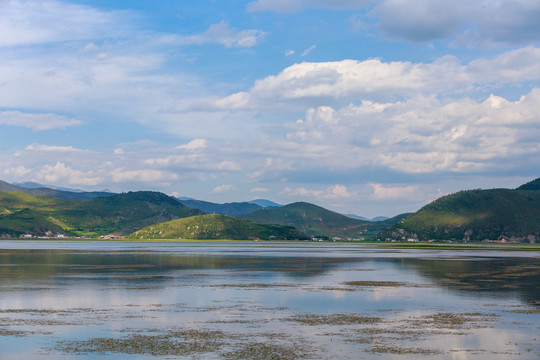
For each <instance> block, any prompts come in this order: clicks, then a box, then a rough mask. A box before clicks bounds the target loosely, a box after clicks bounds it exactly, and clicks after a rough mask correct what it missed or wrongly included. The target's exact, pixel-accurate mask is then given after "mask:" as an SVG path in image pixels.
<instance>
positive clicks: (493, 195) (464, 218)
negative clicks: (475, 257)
mask: <svg viewBox="0 0 540 360" xmlns="http://www.w3.org/2000/svg"><path fill="white" fill-rule="evenodd" d="M528 184H530V185H531V186H529V185H528ZM528 184H526V185H528V186H525V185H524V186H522V187H520V188H518V189H519V190H517V189H516V190H510V189H491V190H468V191H461V192H458V193H456V194H452V195H448V196H444V197H442V198H440V199H437V200H435V201H434V202H432V203H431V204H428V205H426V206H424V207H423V208H422V209H420V210H419V211H418V212H416V213H415V214H413V215H411V216H410V217H408V218H406V219H404V220H403V221H401V222H399V223H398V224H397V225H395V226H393V227H391V228H390V229H388V230H386V231H383V232H382V233H380V234H379V236H378V237H379V238H381V239H386V238H391V239H398V240H402V239H407V238H418V239H420V240H428V239H438V240H459V241H482V240H486V239H487V240H498V239H503V238H504V239H507V240H510V241H538V240H540V191H538V190H526V189H528V188H531V187H534V186H535V184H538V179H537V180H535V181H534V182H531V183H528Z"/></svg>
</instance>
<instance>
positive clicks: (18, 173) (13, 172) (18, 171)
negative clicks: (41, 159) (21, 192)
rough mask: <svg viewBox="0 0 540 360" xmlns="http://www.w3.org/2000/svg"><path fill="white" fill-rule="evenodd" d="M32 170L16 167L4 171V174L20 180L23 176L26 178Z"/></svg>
mask: <svg viewBox="0 0 540 360" xmlns="http://www.w3.org/2000/svg"><path fill="white" fill-rule="evenodd" d="M31 171H32V170H30V169H27V168H25V167H24V166H22V165H20V166H17V167H12V168H8V169H5V170H4V174H5V175H7V176H13V177H15V178H22V177H23V176H26V175H27V174H29V173H30V172H31Z"/></svg>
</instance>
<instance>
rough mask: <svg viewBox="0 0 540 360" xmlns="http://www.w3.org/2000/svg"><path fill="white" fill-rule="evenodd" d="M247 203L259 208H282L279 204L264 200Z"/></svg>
mask: <svg viewBox="0 0 540 360" xmlns="http://www.w3.org/2000/svg"><path fill="white" fill-rule="evenodd" d="M248 203H250V204H255V205H259V206H260V207H263V208H269V207H282V206H283V205H281V204H278V203H276V202H273V201H270V200H266V199H255V200H251V201H248Z"/></svg>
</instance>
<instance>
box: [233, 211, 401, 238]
mask: <svg viewBox="0 0 540 360" xmlns="http://www.w3.org/2000/svg"><path fill="white" fill-rule="evenodd" d="M408 215H410V214H402V215H398V216H396V217H394V218H391V219H386V220H384V221H379V222H372V221H367V220H358V219H353V218H350V217H348V216H345V215H342V214H338V213H336V212H334V211H330V210H327V209H325V208H322V207H320V206H317V205H313V204H310V203H306V202H296V203H292V204H289V205H285V206H283V207H280V208H268V209H262V210H258V211H255V212H252V213H249V214H245V215H241V216H240V218H242V219H247V220H251V221H257V222H261V223H265V224H279V225H284V226H293V227H295V228H297V229H298V230H301V231H303V232H305V233H306V234H307V235H312V236H317V237H321V236H322V237H340V238H353V239H366V240H367V239H369V238H371V237H373V236H374V235H376V234H377V233H378V232H379V231H380V230H384V229H386V228H388V227H390V226H392V225H394V224H395V223H397V222H398V221H400V220H402V219H403V218H405V217H407V216H408Z"/></svg>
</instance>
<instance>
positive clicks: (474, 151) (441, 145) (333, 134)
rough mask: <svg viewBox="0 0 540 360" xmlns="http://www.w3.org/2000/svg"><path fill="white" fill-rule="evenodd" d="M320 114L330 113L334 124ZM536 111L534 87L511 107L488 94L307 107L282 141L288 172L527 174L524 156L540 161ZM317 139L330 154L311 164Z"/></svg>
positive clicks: (539, 107)
mask: <svg viewBox="0 0 540 360" xmlns="http://www.w3.org/2000/svg"><path fill="white" fill-rule="evenodd" d="M321 113H322V114H323V115H324V114H328V113H331V114H332V117H331V119H332V121H331V122H329V121H328V119H327V118H326V117H325V116H321V115H319V114H321ZM538 113H540V89H533V90H532V91H531V92H530V93H529V94H527V95H525V96H523V97H522V98H520V99H519V100H516V101H509V100H506V99H505V98H502V97H499V96H494V95H491V96H489V97H487V98H485V99H483V100H473V99H470V98H464V99H438V98H437V97H435V96H416V97H413V98H411V99H408V100H406V101H401V102H389V103H376V102H370V101H364V102H362V103H361V104H360V105H349V106H346V107H343V108H341V109H339V110H334V109H331V110H330V109H328V108H327V107H320V108H313V109H309V110H308V111H307V112H306V120H302V121H297V122H295V123H291V124H289V133H288V136H287V139H288V141H289V142H292V143H294V144H296V146H297V150H296V152H295V154H296V158H297V159H298V160H297V162H295V163H293V167H295V168H297V169H298V171H305V170H306V169H307V168H310V167H313V166H320V167H326V168H330V169H331V168H333V167H336V168H339V169H342V170H343V169H354V168H356V169H361V168H362V167H365V166H371V167H373V166H377V167H384V168H387V169H391V170H394V171H398V172H403V173H411V174H422V173H437V172H439V173H442V172H456V173H465V172H473V173H474V172H482V171H488V170H489V169H494V168H500V167H501V166H503V167H505V168H516V169H517V168H522V169H525V168H527V167H528V166H529V164H528V161H527V159H525V158H523V156H525V155H526V156H537V157H538V156H540V145H539V144H538V142H537V141H536V140H534V139H536V137H538V136H540V127H539V126H538V125H539V124H540V117H539V116H538ZM314 114H317V115H314ZM321 134H324V137H322V135H321ZM321 139H324V143H325V144H327V145H328V146H330V149H326V150H323V151H320V152H319V153H318V156H317V158H316V159H317V160H316V161H315V160H310V159H312V154H311V153H310V152H307V151H306V150H302V149H304V148H308V147H309V146H310V145H313V144H318V143H320V142H321V141H322V140H321ZM289 146H292V145H289ZM532 154H534V155H532Z"/></svg>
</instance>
